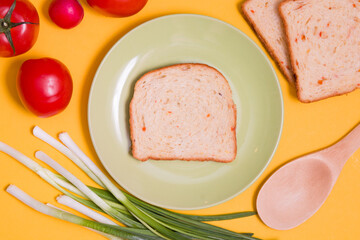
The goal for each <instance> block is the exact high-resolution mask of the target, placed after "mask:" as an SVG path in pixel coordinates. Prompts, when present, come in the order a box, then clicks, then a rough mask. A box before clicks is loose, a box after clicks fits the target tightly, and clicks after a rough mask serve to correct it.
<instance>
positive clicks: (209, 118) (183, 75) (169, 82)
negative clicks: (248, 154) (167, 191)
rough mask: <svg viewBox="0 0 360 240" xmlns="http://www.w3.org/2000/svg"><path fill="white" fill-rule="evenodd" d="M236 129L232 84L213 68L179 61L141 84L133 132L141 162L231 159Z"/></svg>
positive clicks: (135, 97)
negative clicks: (152, 160) (149, 160)
mask: <svg viewBox="0 0 360 240" xmlns="http://www.w3.org/2000/svg"><path fill="white" fill-rule="evenodd" d="M235 129H236V107H235V104H234V102H233V99H232V92H231V89H230V86H229V84H228V82H227V80H226V79H225V77H224V76H223V75H222V74H221V73H220V72H219V71H218V70H216V69H215V68H213V67H210V66H208V65H205V64H195V63H186V64H177V65H172V66H168V67H164V68H160V69H156V70H153V71H150V72H148V73H146V74H145V75H143V76H142V77H141V78H140V79H139V80H138V81H137V82H136V85H135V89H134V95H133V98H132V100H131V102H130V135H131V142H132V154H133V156H134V157H135V158H136V159H138V160H141V161H146V160H148V159H154V160H176V159H178V160H197V161H217V162H231V161H233V160H234V159H235V156H236V130H235Z"/></svg>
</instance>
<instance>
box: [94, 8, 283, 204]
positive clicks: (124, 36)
mask: <svg viewBox="0 0 360 240" xmlns="http://www.w3.org/2000/svg"><path fill="white" fill-rule="evenodd" d="M173 17H196V18H204V19H208V20H211V21H216V22H219V23H221V24H224V25H227V26H228V27H230V28H232V29H233V30H235V31H236V32H238V33H239V34H240V35H242V37H244V38H246V40H247V41H249V43H251V44H252V45H253V46H254V47H255V48H256V49H257V51H258V52H259V53H260V54H261V55H262V57H263V58H264V59H265V61H266V63H267V64H268V65H269V67H270V69H271V72H272V74H273V76H274V80H275V83H276V89H277V92H278V93H279V100H280V122H279V131H278V132H277V137H276V143H275V145H274V148H273V150H272V152H271V154H270V155H269V157H268V159H267V160H266V164H264V166H263V167H262V169H261V171H259V172H258V173H257V174H256V176H255V177H254V178H253V180H252V181H250V182H249V183H248V184H247V185H245V186H244V187H243V188H242V189H241V190H240V191H237V192H236V193H234V194H233V195H231V196H229V197H227V198H224V199H223V200H221V201H216V202H214V203H211V204H203V205H202V206H197V207H174V206H165V205H163V204H157V203H155V202H153V201H149V200H147V199H146V200H144V199H143V197H142V196H138V194H134V193H131V192H129V193H130V194H132V195H133V196H135V197H137V198H139V199H141V200H143V201H146V202H148V203H150V204H153V205H156V206H159V207H163V208H168V209H173V210H199V209H205V208H209V207H213V206H217V205H219V204H222V203H225V202H227V201H229V200H231V199H233V198H235V197H236V196H238V195H240V194H241V193H242V192H244V191H245V190H247V189H248V188H249V187H250V186H251V185H253V184H254V182H255V181H257V180H258V179H259V177H260V176H261V175H262V174H263V173H264V171H265V169H266V168H267V167H268V165H269V164H270V162H271V160H272V159H273V157H274V155H275V153H276V150H277V149H278V146H279V143H280V140H281V136H282V132H283V126H284V99H283V93H282V88H281V85H280V82H279V78H278V75H277V73H276V71H275V68H274V66H273V64H272V63H271V61H270V59H269V57H268V56H267V54H266V53H265V51H264V50H263V49H262V48H261V47H260V46H259V45H258V44H256V43H255V41H254V40H252V39H251V38H250V37H249V36H248V35H247V34H245V33H244V32H243V31H241V30H240V29H239V28H237V27H235V26H233V25H232V24H230V23H228V22H225V21H223V20H220V19H218V18H215V17H211V16H207V15H202V14H191V13H178V14H167V15H163V16H160V17H155V18H152V19H150V20H148V21H145V22H143V23H141V24H139V25H137V26H136V27H134V28H132V29H131V30H130V31H128V32H127V33H125V34H124V35H123V36H121V37H120V38H119V39H118V40H117V41H116V42H115V43H114V44H113V45H112V47H111V48H110V49H109V50H108V51H107V53H106V54H105V56H104V57H103V59H102V60H101V62H100V64H99V65H98V67H97V70H96V73H95V75H94V77H93V78H92V82H91V87H90V91H89V96H88V105H87V119H88V121H87V122H88V131H89V133H90V138H91V143H92V145H93V148H94V149H95V152H96V155H97V157H98V159H99V160H100V163H101V164H102V166H103V167H104V168H105V169H106V171H107V174H109V175H110V176H111V178H112V179H113V180H114V181H115V182H116V183H117V184H119V185H120V187H121V188H123V189H125V190H126V188H125V187H123V186H122V185H121V184H120V182H118V181H117V180H116V179H115V178H114V177H113V176H112V174H111V173H110V171H109V170H108V167H107V166H106V164H104V161H103V160H102V159H101V157H100V154H99V151H100V150H99V149H98V147H97V146H96V144H95V139H94V133H93V130H92V127H91V119H90V114H91V106H90V105H91V98H92V96H93V94H94V91H95V90H94V88H95V82H96V79H97V78H98V75H99V74H100V71H101V69H102V67H103V65H104V64H105V63H106V61H107V59H108V58H109V56H110V54H111V53H112V52H113V50H114V49H115V48H116V47H117V46H118V45H119V44H120V43H121V42H122V41H123V40H124V39H125V38H126V37H127V36H128V35H130V34H132V32H134V31H137V29H139V28H141V27H143V26H144V25H147V24H151V23H152V22H154V21H158V20H162V19H166V18H173ZM126 191H127V190H126Z"/></svg>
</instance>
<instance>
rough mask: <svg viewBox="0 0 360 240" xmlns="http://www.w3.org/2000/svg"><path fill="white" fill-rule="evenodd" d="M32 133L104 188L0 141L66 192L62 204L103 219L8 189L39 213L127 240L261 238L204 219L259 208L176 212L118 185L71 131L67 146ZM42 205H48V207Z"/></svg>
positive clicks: (62, 137)
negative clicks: (200, 213) (202, 213)
mask: <svg viewBox="0 0 360 240" xmlns="http://www.w3.org/2000/svg"><path fill="white" fill-rule="evenodd" d="M33 133H34V135H35V136H36V137H38V138H40V139H41V140H43V141H45V142H46V143H48V144H49V145H51V146H53V147H54V148H55V149H57V150H58V151H59V152H61V153H63V154H64V155H65V156H67V157H68V158H69V159H70V160H72V161H73V162H74V163H75V164H76V165H77V166H78V167H80V168H81V169H82V170H83V171H84V172H85V173H86V174H87V175H88V176H89V177H90V178H91V179H93V180H94V181H95V182H96V183H98V184H99V185H100V186H101V187H103V188H105V189H100V188H96V187H90V186H86V185H85V184H83V183H82V182H81V181H80V180H79V179H78V178H76V177H75V176H74V175H73V174H71V173H70V172H69V171H67V170H66V169H64V168H63V167H62V166H60V165H59V164H58V163H57V162H56V161H54V160H53V159H51V158H50V157H49V156H48V155H46V154H45V153H43V152H41V151H37V152H36V153H35V157H36V158H38V159H40V160H41V161H43V162H45V163H46V164H47V165H49V166H50V167H51V168H53V169H54V170H55V171H56V172H57V173H59V174H60V175H58V174H56V173H54V172H52V171H50V170H48V169H46V168H43V167H41V166H40V165H39V164H38V163H36V162H35V161H33V160H31V159H30V158H28V157H26V156H25V155H23V154H21V153H20V152H18V151H16V150H15V149H13V148H11V147H9V146H7V145H6V144H3V143H1V142H0V151H3V152H5V153H7V154H8V155H10V156H12V157H13V158H15V159H17V160H18V161H20V162H21V163H23V164H24V165H25V166H27V167H28V168H30V169H31V170H32V171H34V172H35V173H37V174H38V175H39V176H40V177H42V178H43V179H44V180H45V181H47V182H48V183H50V184H51V185H52V186H54V187H55V188H56V189H58V190H59V191H61V192H62V193H63V194H65V195H62V196H60V197H58V198H57V200H58V201H59V202H60V203H62V204H65V205H67V206H69V207H71V208H73V209H75V210H77V211H79V212H81V213H83V214H85V215H87V216H89V217H90V218H92V219H96V217H95V216H98V217H99V215H100V216H101V217H99V219H97V220H100V219H102V220H101V221H102V223H101V222H94V221H91V220H88V219H84V218H80V217H78V216H76V215H74V214H71V213H67V212H64V211H61V210H59V209H55V208H51V207H49V206H46V205H44V204H42V203H40V202H37V201H36V200H34V199H32V198H31V197H29V196H28V195H26V194H25V193H23V192H22V191H21V190H19V189H17V188H16V187H15V186H13V187H9V189H10V193H11V194H13V195H14V196H17V197H18V198H19V197H20V198H19V199H20V200H21V199H23V200H21V201H23V202H24V203H25V204H27V205H30V206H31V207H33V208H34V209H35V210H38V211H40V210H44V209H45V210H44V211H40V212H43V213H45V214H48V215H51V216H54V217H57V218H61V219H64V220H67V221H71V222H74V223H76V224H79V225H81V226H85V227H88V228H92V229H95V230H97V231H100V232H103V233H106V234H110V235H112V236H116V237H121V238H124V239H149V240H152V239H175V240H190V239H196V240H198V239H199V240H200V239H202V240H232V239H248V240H254V239H256V240H258V238H255V237H253V234H252V233H237V232H233V231H230V230H227V229H223V228H221V227H217V226H215V225H211V224H208V223H205V222H204V221H219V220H229V219H234V218H239V217H247V216H251V215H254V214H256V213H255V212H239V213H230V214H220V215H208V216H195V215H189V214H182V213H176V212H173V211H170V210H166V209H163V208H160V207H157V206H154V205H151V204H149V203H146V202H144V201H142V200H140V199H138V198H136V197H134V196H132V195H130V194H128V193H126V192H124V191H122V190H121V189H119V188H118V187H116V185H115V184H113V182H112V181H111V180H110V179H109V178H108V177H107V176H106V175H105V174H104V173H103V172H102V171H101V170H100V169H99V168H98V167H97V166H96V164H95V163H94V162H93V161H91V159H90V158H88V157H87V156H86V155H85V154H84V153H83V152H82V151H81V149H80V148H79V147H78V146H77V145H76V144H75V142H74V141H73V140H72V139H71V138H70V136H69V135H68V134H67V133H61V134H59V139H60V140H61V141H62V142H63V144H62V143H61V142H59V141H58V140H56V139H55V138H53V137H51V136H50V135H49V134H47V133H46V132H45V131H43V130H41V129H40V128H39V127H35V128H34V129H33ZM11 189H13V190H11ZM14 189H15V190H14ZM24 199H25V200H24ZM80 203H81V204H80ZM44 206H46V208H45V207H44ZM86 206H87V207H90V208H92V209H94V210H97V211H100V212H103V213H105V214H107V215H108V216H109V217H112V218H114V219H115V220H117V221H119V222H120V223H123V224H125V225H126V226H127V227H123V226H118V225H115V224H116V223H115V222H114V221H112V220H110V219H108V218H105V217H104V216H103V215H101V214H98V213H97V212H95V211H93V210H91V209H89V208H87V207H86ZM105 219H107V220H105Z"/></svg>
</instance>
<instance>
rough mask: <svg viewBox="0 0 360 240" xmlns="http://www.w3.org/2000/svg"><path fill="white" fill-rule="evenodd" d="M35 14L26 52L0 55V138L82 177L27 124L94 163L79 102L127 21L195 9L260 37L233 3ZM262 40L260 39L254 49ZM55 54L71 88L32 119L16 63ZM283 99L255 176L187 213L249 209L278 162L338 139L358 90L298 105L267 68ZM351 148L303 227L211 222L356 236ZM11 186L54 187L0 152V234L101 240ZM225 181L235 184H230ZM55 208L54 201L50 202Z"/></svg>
mask: <svg viewBox="0 0 360 240" xmlns="http://www.w3.org/2000/svg"><path fill="white" fill-rule="evenodd" d="M32 2H33V4H34V5H35V7H36V8H37V10H38V12H39V15H40V21H41V26H40V34H39V38H38V40H37V43H36V44H35V46H34V47H33V48H32V49H31V50H30V51H29V52H27V53H26V54H23V55H21V56H18V57H14V58H8V59H5V58H1V59H0V108H1V112H0V141H3V142H5V143H7V144H9V145H11V146H13V147H14V148H16V149H18V150H20V151H22V152H23V153H25V154H26V155H28V156H33V153H34V151H35V150H38V149H41V150H43V151H45V152H47V153H49V154H51V155H55V154H56V156H58V161H59V162H60V163H61V164H62V165H63V166H65V167H66V168H68V169H69V170H70V171H72V172H73V173H75V174H76V175H77V176H80V178H81V179H82V180H83V181H84V182H86V183H91V181H90V180H88V179H87V178H86V177H85V175H84V174H83V173H82V172H81V171H80V170H79V169H78V168H76V167H75V166H74V165H73V164H72V163H71V162H70V161H69V160H67V159H65V158H64V157H62V156H61V155H60V154H59V153H56V152H55V151H54V150H53V149H52V148H51V147H49V146H47V145H46V144H44V143H43V142H41V141H40V140H38V139H36V138H35V137H33V136H32V134H31V132H30V130H31V129H32V127H33V126H34V125H39V126H40V127H41V128H43V129H44V130H46V131H47V132H49V133H50V134H52V135H53V136H55V135H57V134H58V133H59V132H61V131H67V132H69V133H70V135H71V136H72V137H73V138H74V139H75V141H76V142H77V143H78V144H79V145H80V147H81V148H82V149H83V150H84V151H85V152H86V153H87V154H88V155H90V156H91V157H92V158H93V159H95V160H96V162H97V163H98V164H99V165H100V162H99V160H98V159H97V157H96V154H95V152H94V149H93V147H92V144H91V141H90V136H89V131H88V125H87V99H88V95H89V90H90V86H91V82H92V79H93V77H94V74H95V71H96V69H97V67H98V65H99V63H100V62H101V60H102V58H103V57H104V56H105V54H106V53H107V51H108V50H109V49H110V48H111V46H112V45H113V44H114V43H115V42H116V41H117V40H118V39H119V38H121V37H122V36H123V35H124V34H125V33H127V32H128V31H129V30H131V29H132V28H134V27H135V26H137V25H139V24H141V23H143V22H145V21H147V20H150V19H153V18H155V17H159V16H163V15H167V14H174V13H196V14H203V15H207V16H211V17H214V18H218V19H220V20H223V21H225V22H227V23H230V24H232V25H234V26H235V27H237V28H239V29H240V30H242V31H243V32H245V33H246V34H247V35H249V36H250V37H251V38H252V39H253V40H254V41H255V42H256V43H257V44H259V45H260V43H259V40H258V39H257V37H256V36H255V34H254V33H253V31H252V30H251V28H250V27H249V26H248V24H247V23H246V22H245V20H244V18H243V16H242V15H241V13H240V11H239V7H240V5H241V3H242V1H240V0H182V1H178V0H149V1H148V3H147V5H146V6H145V8H144V9H143V10H142V11H141V12H140V13H138V14H136V15H134V16H132V17H128V18H122V19H118V18H109V17H105V16H102V15H100V14H99V13H97V12H95V11H94V10H93V9H91V8H90V7H89V6H88V5H87V3H86V2H85V0H81V3H82V5H83V7H84V10H85V17H84V19H83V21H82V23H81V24H80V25H79V26H77V27H76V28H74V29H71V30H63V29H60V28H59V27H57V26H55V25H54V24H53V23H52V22H51V21H50V19H49V17H48V15H47V9H48V5H49V2H50V1H49V0H46V1H45V0H33V1H32ZM261 47H262V46H261ZM39 57H53V58H57V59H59V60H60V61H62V62H63V63H65V65H67V67H68V68H69V70H70V71H71V74H72V77H73V81H74V93H73V97H72V100H71V102H70V105H69V106H68V108H67V109H66V110H65V111H64V112H62V113H61V114H59V115H57V116H54V117H51V118H48V119H41V118H38V117H36V116H34V115H33V114H32V113H30V112H28V111H27V110H25V109H24V107H23V106H22V105H21V103H20V100H19V97H18V96H17V92H16V86H15V80H16V74H17V71H18V69H19V67H20V65H21V63H22V62H23V61H24V60H26V59H29V58H39ZM274 67H275V69H276V71H277V74H278V76H279V81H280V84H281V88H282V93H283V97H284V111H285V113H284V126H283V133H282V137H281V141H280V144H279V147H278V149H277V151H276V154H275V156H274V158H273V160H272V161H271V163H270V165H269V166H268V168H267V169H266V170H265V172H264V174H262V175H261V177H260V178H259V179H258V180H257V181H256V182H255V183H254V184H253V185H252V186H251V187H250V188H248V189H247V190H246V191H245V192H243V193H241V194H240V195H239V196H237V197H235V198H234V199H232V200H230V201H228V202H226V203H223V204H220V205H218V206H215V207H211V208H208V209H203V210H197V211H191V212H190V213H192V212H193V213H201V214H210V213H211V214H216V213H227V212H235V211H246V210H254V209H255V204H254V203H255V200H256V194H257V192H258V190H259V187H260V186H261V184H262V183H263V182H264V180H265V179H266V178H267V177H268V176H269V174H270V173H272V172H273V171H274V170H275V169H277V168H278V167H279V166H281V165H282V164H284V163H286V162H288V161H289V160H291V159H294V158H296V157H298V156H301V155H303V154H305V153H309V152H312V151H315V150H318V149H321V148H323V147H326V146H329V145H331V144H333V143H334V142H336V141H337V140H338V139H340V138H341V137H342V136H344V134H346V133H347V132H348V131H349V130H351V129H352V128H353V127H354V126H355V125H356V124H357V123H359V121H360V109H359V106H360V91H359V90H358V91H355V92H352V93H350V94H347V95H344V96H340V97H334V98H330V99H327V100H323V101H320V102H316V103H311V104H303V103H300V102H299V101H298V100H297V99H296V97H295V91H294V89H293V88H292V87H290V86H289V84H288V83H287V82H286V80H285V79H284V78H283V76H282V75H281V74H280V73H279V71H278V69H277V68H276V66H275V65H274ZM359 159H360V151H358V152H357V153H355V154H354V155H353V156H352V157H351V158H350V159H349V161H348V162H347V164H346V165H345V167H344V169H343V171H342V173H341V175H340V177H339V179H338V182H337V183H336V185H335V187H334V189H333V191H332V193H331V194H330V196H329V198H328V199H327V201H326V202H325V204H324V205H323V206H322V207H321V209H320V210H319V211H318V212H317V213H316V214H315V215H314V216H313V217H312V218H310V219H309V220H308V221H307V222H305V223H304V224H302V225H300V226H298V227H296V228H294V229H292V230H288V231H277V230H273V229H270V228H268V227H267V226H265V225H264V224H263V223H262V222H261V221H260V219H259V218H258V217H256V216H253V217H249V218H244V219H238V220H230V221H224V222H218V223H216V224H218V225H221V226H223V227H225V228H228V229H231V230H234V231H241V232H254V233H255V236H257V237H259V238H263V239H279V240H280V239H281V240H297V239H299V240H300V239H301V240H304V239H321V240H322V239H324V240H332V239H336V240H339V239H360V227H359V223H360V204H359V202H360V161H359ZM10 183H13V184H16V185H17V186H19V187H20V188H22V189H23V190H25V191H26V192H28V193H29V194H30V195H32V196H34V197H35V198H36V199H39V200H40V201H42V202H50V203H52V204H56V202H55V200H54V199H55V196H56V195H58V192H57V191H56V190H54V188H52V187H51V186H49V185H48V184H47V183H45V182H44V181H43V180H41V179H40V178H39V177H38V176H37V175H35V174H34V173H32V172H31V171H29V170H28V169H26V168H25V167H24V166H22V165H21V164H20V163H18V162H17V161H15V160H14V159H12V158H10V157H8V156H7V155H5V154H2V153H1V154H0V187H1V189H0V239H2V240H10V239H11V240H14V239H16V240H18V239H29V240H32V239H34V240H35V239H40V240H42V239H52V240H56V239H88V240H90V239H94V240H95V239H96V240H97V239H99V240H100V239H104V238H103V237H101V236H100V235H98V234H97V233H94V232H91V231H89V230H87V229H84V228H82V227H79V226H75V225H74V224H71V223H67V222H64V221H61V220H57V219H54V218H52V217H48V216H45V215H43V214H40V213H37V212H35V211H34V210H32V209H30V208H28V207H27V206H25V205H23V204H22V203H20V202H19V201H17V200H16V199H14V198H13V197H12V196H10V195H9V194H7V193H6V192H5V191H4V189H5V187H6V186H7V185H8V184H10ZM233 184H236V182H234V183H233ZM58 206H59V205H58Z"/></svg>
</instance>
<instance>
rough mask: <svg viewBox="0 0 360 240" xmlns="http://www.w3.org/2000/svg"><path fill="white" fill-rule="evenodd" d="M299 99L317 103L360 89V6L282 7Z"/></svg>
mask: <svg viewBox="0 0 360 240" xmlns="http://www.w3.org/2000/svg"><path fill="white" fill-rule="evenodd" d="M279 10H280V14H281V17H282V19H283V21H284V25H285V29H286V34H287V41H288V46H289V50H290V57H291V64H292V69H293V71H294V73H295V76H296V85H297V86H296V87H297V94H298V98H299V99H300V101H302V102H313V101H317V100H321V99H324V98H328V97H332V96H336V95H340V94H345V93H348V92H351V91H353V90H355V89H356V88H360V2H359V1H357V0H356V1H355V0H306V1H305V0H287V1H285V2H283V3H281V5H280V7H279Z"/></svg>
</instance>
